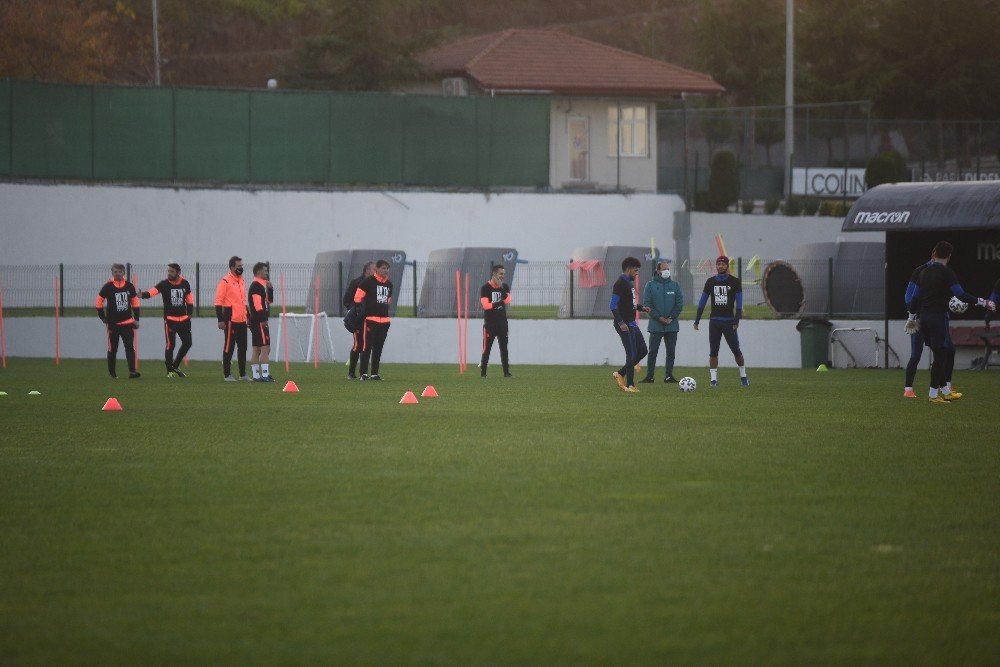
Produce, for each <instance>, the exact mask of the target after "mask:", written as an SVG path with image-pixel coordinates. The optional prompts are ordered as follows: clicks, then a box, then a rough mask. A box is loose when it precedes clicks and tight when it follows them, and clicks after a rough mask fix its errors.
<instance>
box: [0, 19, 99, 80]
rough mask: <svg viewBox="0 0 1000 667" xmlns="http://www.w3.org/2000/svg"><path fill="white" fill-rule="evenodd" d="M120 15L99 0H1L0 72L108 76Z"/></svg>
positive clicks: (58, 77) (56, 77)
mask: <svg viewBox="0 0 1000 667" xmlns="http://www.w3.org/2000/svg"><path fill="white" fill-rule="evenodd" d="M116 20H117V15H116V14H115V12H114V10H113V9H112V8H109V6H108V3H106V2H101V1H100V0H49V1H48V2H32V1H31V0H6V1H5V2H2V3H0V25H2V26H3V33H4V34H3V39H0V74H2V76H4V77H9V78H13V79H29V80H38V81H60V82H71V83H92V82H98V81H105V80H106V79H107V75H108V72H109V70H110V69H111V68H112V67H113V66H114V64H115V61H116V56H115V50H114V49H113V48H111V47H110V44H111V42H112V40H113V34H114V29H115V23H116Z"/></svg>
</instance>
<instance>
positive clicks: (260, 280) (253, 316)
mask: <svg viewBox="0 0 1000 667" xmlns="http://www.w3.org/2000/svg"><path fill="white" fill-rule="evenodd" d="M270 277H271V271H270V269H269V268H268V266H267V264H265V263H264V262H257V263H256V264H254V265H253V282H251V283H250V293H249V302H248V303H247V306H248V307H249V310H250V344H251V345H252V346H253V351H252V352H251V354H250V369H251V370H252V371H253V381H254V382H274V378H273V377H271V370H270V355H271V331H270V330H269V329H268V326H267V316H268V314H269V313H270V312H271V304H272V303H274V286H273V285H271V281H270Z"/></svg>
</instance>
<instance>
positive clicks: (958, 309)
mask: <svg viewBox="0 0 1000 667" xmlns="http://www.w3.org/2000/svg"><path fill="white" fill-rule="evenodd" d="M948 308H949V309H950V310H951V312H953V313H964V312H965V311H967V310H968V309H969V304H967V303H966V302H964V301H962V300H961V299H959V298H958V297H957V296H953V297H951V301H949V302H948Z"/></svg>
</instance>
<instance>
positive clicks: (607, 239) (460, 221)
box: [0, 183, 683, 264]
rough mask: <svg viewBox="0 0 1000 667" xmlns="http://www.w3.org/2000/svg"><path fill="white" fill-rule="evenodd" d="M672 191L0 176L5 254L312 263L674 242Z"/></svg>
mask: <svg viewBox="0 0 1000 667" xmlns="http://www.w3.org/2000/svg"><path fill="white" fill-rule="evenodd" d="M682 209H683V203H682V202H681V200H680V198H679V197H676V196H674V195H657V194H633V195H619V194H600V195H598V194H560V193H530V194H529V193H501V194H497V193H473V192H470V193H442V192H426V191H395V192H391V191H336V192H331V191H294V190H249V189H236V188H233V189H225V190H212V189H196V188H195V189H184V188H170V187H159V188H154V187H125V186H121V187H117V186H108V185H98V186H94V185H41V184H20V183H0V264H52V263H59V262H63V263H66V264H100V263H110V262H112V261H122V262H133V263H157V262H163V263H166V262H170V261H177V262H181V263H191V262H194V261H200V262H225V261H226V260H227V259H228V258H229V257H230V256H231V255H234V254H236V255H240V256H241V257H244V258H246V259H247V260H248V261H257V260H258V259H269V260H273V261H277V262H303V263H304V262H311V261H313V260H314V259H315V257H316V254H317V253H319V252H322V251H327V250H340V249H350V248H369V247H384V246H386V245H387V244H388V245H391V246H394V247H397V248H400V249H403V250H405V251H406V253H407V255H408V257H409V258H410V259H417V260H420V261H424V260H426V259H427V256H428V255H429V254H430V252H431V251H432V250H437V249H439V248H451V247H462V246H469V247H473V246H510V247H514V248H517V249H518V252H519V254H520V257H522V258H523V259H526V260H529V261H564V260H568V259H569V257H570V253H571V252H572V251H573V249H574V248H576V247H577V246H589V245H603V244H605V243H607V244H613V245H639V246H646V245H648V244H649V240H650V238H651V237H655V238H656V239H657V240H658V241H659V242H661V243H663V242H666V241H667V240H668V239H669V238H670V235H671V233H672V231H671V230H672V229H673V217H674V211H678V210H682Z"/></svg>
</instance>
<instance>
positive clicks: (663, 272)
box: [660, 269, 670, 278]
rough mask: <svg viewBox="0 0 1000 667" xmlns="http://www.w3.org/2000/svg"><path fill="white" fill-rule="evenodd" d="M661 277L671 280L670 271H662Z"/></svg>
mask: <svg viewBox="0 0 1000 667" xmlns="http://www.w3.org/2000/svg"><path fill="white" fill-rule="evenodd" d="M660 275H661V276H663V277H664V278H669V277H670V269H663V270H662V271H660Z"/></svg>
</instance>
